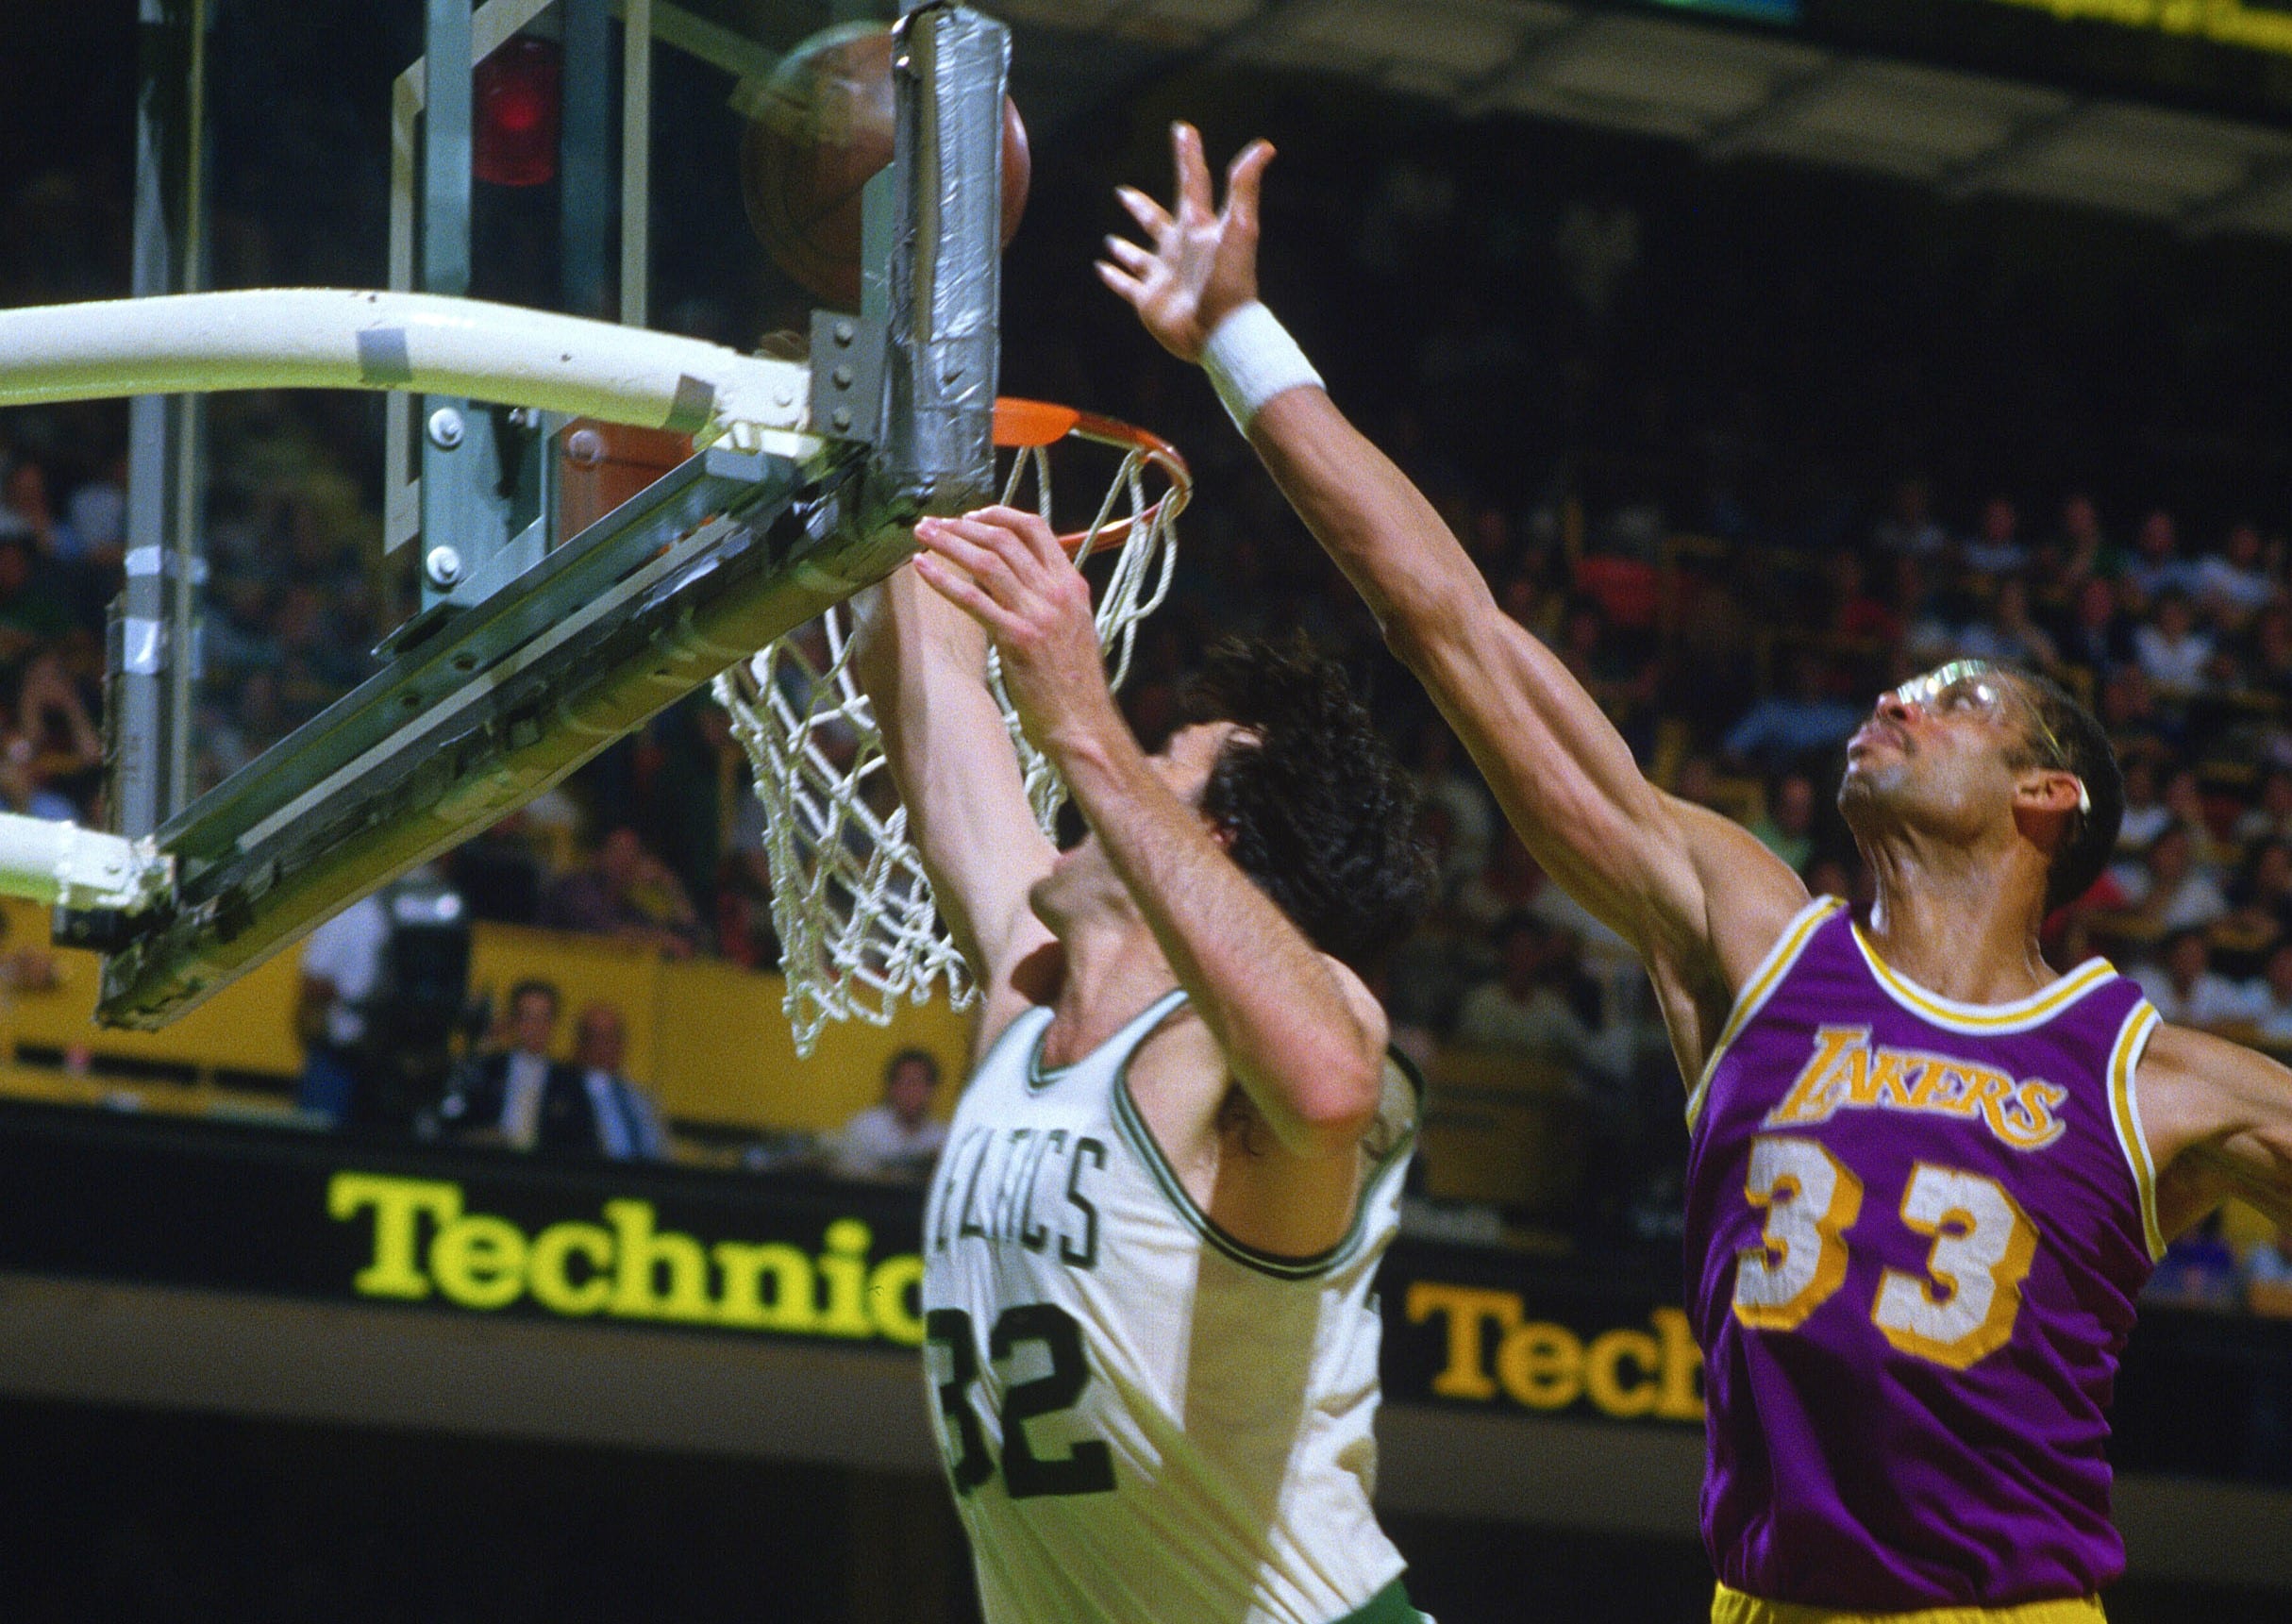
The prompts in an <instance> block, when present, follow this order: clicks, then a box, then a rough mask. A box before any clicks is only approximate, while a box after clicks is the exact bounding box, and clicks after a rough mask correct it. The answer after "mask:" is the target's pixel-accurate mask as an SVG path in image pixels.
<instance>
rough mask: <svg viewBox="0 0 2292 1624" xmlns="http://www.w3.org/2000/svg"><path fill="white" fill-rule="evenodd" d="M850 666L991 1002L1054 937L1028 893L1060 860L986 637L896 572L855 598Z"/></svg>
mask: <svg viewBox="0 0 2292 1624" xmlns="http://www.w3.org/2000/svg"><path fill="white" fill-rule="evenodd" d="M853 611H854V616H853V617H854V621H855V623H856V625H855V633H854V635H855V638H856V640H857V642H856V646H855V648H854V651H853V663H854V668H855V669H856V670H857V672H858V673H859V677H860V680H861V683H862V686H863V687H864V688H865V689H866V690H867V695H868V698H869V700H870V701H871V702H872V704H873V705H874V707H875V712H876V723H877V726H878V728H881V729H882V732H883V750H884V757H885V760H886V762H887V763H888V764H889V766H890V768H891V773H892V781H893V783H894V784H895V786H896V787H897V789H898V791H899V799H900V802H901V804H902V805H904V806H905V807H906V808H907V814H908V834H909V837H910V838H911V839H912V840H913V842H914V843H915V849H916V851H917V853H918V855H919V856H920V857H921V858H922V860H923V866H924V871H925V873H927V874H928V875H929V876H930V879H931V890H932V894H933V896H935V897H936V898H937V900H938V904H939V911H940V914H941V916H942V917H943V918H945V920H946V922H947V928H948V929H949V930H950V931H951V932H952V933H953V935H954V938H955V943H956V946H958V947H960V948H961V949H962V954H963V957H964V959H965V960H966V961H968V962H969V963H970V965H971V968H972V972H973V974H974V975H976V976H977V977H978V978H979V981H980V983H981V984H982V985H983V986H985V987H987V988H988V989H989V993H990V996H993V993H994V992H995V989H998V988H999V987H1001V986H1002V984H1003V983H1004V982H1005V981H1006V980H1007V979H1009V977H1010V974H1011V972H1012V968H1013V967H1014V966H1015V965H1016V964H1017V963H1019V962H1020V961H1021V960H1023V959H1024V958H1025V957H1026V956H1027V955H1028V954H1029V953H1031V952H1032V951H1034V949H1036V948H1037V947H1039V946H1042V945H1043V944H1044V943H1045V942H1046V941H1048V940H1049V934H1050V933H1049V931H1048V930H1046V929H1045V928H1044V927H1043V925H1042V923H1041V922H1040V921H1039V920H1037V919H1036V918H1035V916H1034V914H1033V912H1032V911H1031V910H1030V909H1029V907H1028V900H1027V899H1028V893H1029V890H1030V889H1031V887H1032V886H1033V884H1034V882H1035V881H1036V880H1037V879H1041V878H1042V877H1043V876H1044V875H1045V874H1046V873H1048V872H1049V869H1050V863H1051V859H1052V858H1053V857H1054V856H1055V855H1056V853H1055V851H1054V850H1053V848H1052V846H1051V844H1050V842H1049V841H1048V840H1047V839H1046V838H1045V837H1044V834H1043V831H1042V830H1041V829H1038V828H1037V827H1036V826H1035V821H1034V814H1033V813H1032V812H1030V811H1029V808H1028V805H1027V795H1026V791H1025V789H1024V787H1023V786H1022V784H1021V781H1020V778H1019V764H1018V756H1017V753H1016V752H1015V751H1013V750H1012V746H1011V735H1010V734H1009V732H1008V731H1006V730H1005V728H1004V727H1003V715H1002V711H1001V708H1000V707H999V706H997V705H996V703H995V695H994V694H993V693H992V692H991V691H990V690H989V689H988V687H987V639H986V635H985V633H983V632H982V631H980V630H979V628H978V627H977V626H976V625H974V624H973V623H972V622H971V620H970V619H969V618H968V617H967V616H965V615H964V614H962V612H961V611H957V610H956V609H954V608H952V607H951V606H950V605H949V604H947V602H946V601H945V599H944V598H942V597H941V596H940V595H939V594H937V593H935V592H933V591H931V590H930V589H929V587H927V586H925V585H924V583H923V582H922V581H921V580H919V579H917V578H916V576H915V573H914V571H913V570H912V569H905V568H903V569H900V570H898V571H896V572H895V573H894V574H893V575H892V576H891V577H890V578H888V579H887V580H885V581H883V582H882V583H881V584H880V585H878V586H875V587H871V588H869V589H868V591H866V592H865V593H862V594H860V596H858V597H857V598H855V599H853Z"/></svg>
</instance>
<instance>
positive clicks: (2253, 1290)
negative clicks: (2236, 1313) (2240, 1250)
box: [2241, 1234, 2292, 1319]
mask: <svg viewBox="0 0 2292 1624" xmlns="http://www.w3.org/2000/svg"><path fill="white" fill-rule="evenodd" d="M2241 1272H2242V1274H2243V1278H2244V1306H2245V1307H2246V1308H2247V1309H2248V1310H2250V1312H2251V1313H2253V1314H2263V1315H2265V1316H2267V1318H2269V1319H2292V1254H2288V1253H2287V1250H2286V1246H2285V1238H2284V1236H2283V1235H2282V1234H2278V1235H2273V1236H2271V1237H2269V1238H2268V1239H2267V1240H2265V1241H2258V1242H2255V1243H2254V1244H2253V1245H2252V1247H2251V1248H2250V1250H2249V1251H2247V1252H2246V1253H2245V1254H2244V1261H2243V1264H2242V1270H2241Z"/></svg>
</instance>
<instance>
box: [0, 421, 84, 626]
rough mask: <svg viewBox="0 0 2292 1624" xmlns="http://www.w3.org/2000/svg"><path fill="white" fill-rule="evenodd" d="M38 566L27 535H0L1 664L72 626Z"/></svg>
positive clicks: (68, 616) (70, 618)
mask: <svg viewBox="0 0 2292 1624" xmlns="http://www.w3.org/2000/svg"><path fill="white" fill-rule="evenodd" d="M27 466H29V464H27ZM37 569H38V565H37V561H36V560H35V559H34V557H33V553H32V542H31V539H30V537H29V536H25V535H17V536H0V665H14V664H17V663H20V662H22V661H25V660H28V659H29V658H31V656H32V655H33V654H34V653H36V652H37V651H38V650H39V649H40V648H41V647H42V645H48V644H52V643H54V642H55V641H56V640H57V639H58V638H60V637H61V636H62V635H63V634H64V633H65V632H66V631H68V630H70V629H71V626H72V617H71V615H70V614H69V613H68V612H67V611H66V610H65V609H64V606H63V605H62V604H61V603H59V602H58V601H57V599H56V597H55V595H54V594H52V593H50V592H49V591H48V590H47V588H46V587H45V586H44V585H42V583H41V581H40V580H39V578H38V575H37Z"/></svg>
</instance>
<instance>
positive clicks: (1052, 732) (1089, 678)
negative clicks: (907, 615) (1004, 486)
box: [915, 507, 1121, 760]
mask: <svg viewBox="0 0 2292 1624" xmlns="http://www.w3.org/2000/svg"><path fill="white" fill-rule="evenodd" d="M915 540H916V541H917V542H918V543H919V544H921V545H922V547H923V549H924V550H923V551H922V552H920V553H918V554H917V555H916V557H915V573H916V574H917V575H920V576H921V577H922V578H924V580H925V581H926V582H927V583H929V585H930V586H931V587H932V588H933V590H935V591H936V592H938V593H939V594H940V595H941V596H942V597H945V599H946V600H947V601H948V602H949V603H952V604H953V605H955V607H956V608H958V609H960V610H962V611H963V612H964V613H966V614H968V615H969V616H970V617H971V618H972V619H973V620H976V621H977V622H979V626H980V627H981V628H984V629H985V631H986V633H987V636H988V637H989V638H990V639H992V640H993V642H994V644H995V651H996V653H997V654H999V655H1000V656H1001V657H1002V663H1003V686H1004V688H1005V689H1006V690H1007V691H1008V692H1009V694H1010V695H1011V702H1012V705H1013V706H1015V707H1016V708H1017V710H1018V716H1019V725H1020V726H1021V727H1023V728H1026V729H1027V736H1028V737H1029V738H1030V739H1032V740H1033V741H1034V743H1035V745H1036V746H1037V747H1038V748H1040V749H1041V750H1043V751H1044V752H1046V754H1048V755H1050V756H1051V757H1052V758H1053V759H1054V760H1055V759H1056V758H1057V756H1058V754H1059V751H1060V749H1061V747H1062V745H1065V744H1067V743H1071V742H1075V741H1077V740H1079V738H1080V737H1082V736H1084V735H1086V734H1087V733H1088V732H1090V731H1092V730H1095V729H1096V728H1100V727H1103V726H1106V725H1107V724H1109V723H1113V724H1115V725H1117V726H1118V725H1119V724H1120V715H1121V713H1120V712H1118V711H1117V710H1116V709H1115V708H1114V700H1113V694H1112V693H1111V692H1110V691H1109V690H1108V688H1107V685H1106V663H1105V661H1104V659H1103V658H1102V656H1101V655H1100V653H1099V650H1098V630H1097V626H1096V622H1095V621H1094V619H1093V618H1092V615H1091V603H1090V583H1089V582H1087V581H1085V580H1084V579H1083V578H1082V572H1081V571H1080V570H1079V569H1077V568H1076V567H1075V564H1074V561H1073V560H1071V559H1069V558H1068V557H1067V556H1066V549H1065V548H1064V547H1062V546H1061V545H1060V544H1059V538H1058V537H1057V536H1056V535H1055V534H1053V533H1052V531H1051V528H1050V526H1049V525H1048V524H1047V523H1046V521H1045V520H1044V518H1043V516H1042V515H1041V514H1039V513H1030V512H1027V511H1023V510H1021V509H1017V508H1002V507H995V508H981V509H979V511H977V512H974V513H966V514H964V515H963V516H962V518H960V519H924V520H922V521H920V522H918V523H917V525H916V526H915Z"/></svg>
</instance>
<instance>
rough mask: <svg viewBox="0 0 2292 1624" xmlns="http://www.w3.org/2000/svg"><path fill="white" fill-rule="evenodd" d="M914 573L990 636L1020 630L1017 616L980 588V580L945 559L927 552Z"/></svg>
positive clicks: (1007, 634)
mask: <svg viewBox="0 0 2292 1624" xmlns="http://www.w3.org/2000/svg"><path fill="white" fill-rule="evenodd" d="M915 573H916V574H917V575H919V576H921V577H922V578H924V580H925V581H927V582H928V583H929V585H930V587H931V590H932V591H934V592H936V593H938V594H939V595H940V596H942V597H944V598H945V599H946V600H947V601H948V602H949V603H951V604H953V605H954V606H955V607H956V608H957V609H960V610H962V611H963V612H964V613H965V614H967V615H969V616H970V617H971V618H972V619H973V620H976V621H978V622H979V625H981V626H983V627H985V628H987V632H988V635H990V636H992V637H994V638H995V639H997V640H998V641H999V640H1002V639H1007V638H1008V637H1010V635H1011V634H1012V632H1013V631H1015V630H1017V629H1018V628H1019V622H1018V619H1017V617H1016V616H1014V615H1012V613H1011V612H1010V611H1008V610H1006V609H1004V608H1003V607H1002V606H1001V605H1000V604H998V603H996V602H995V600H994V599H993V598H991V597H989V596H988V595H987V594H985V593H983V592H981V591H979V583H978V582H977V581H975V580H973V579H972V578H970V577H969V576H967V575H965V574H963V572H962V570H960V569H958V568H956V567H955V566H954V565H953V564H950V563H948V562H947V561H945V559H942V558H939V557H937V556H936V555H934V554H931V553H924V554H922V555H920V556H919V557H918V558H917V559H916V560H915Z"/></svg>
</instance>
